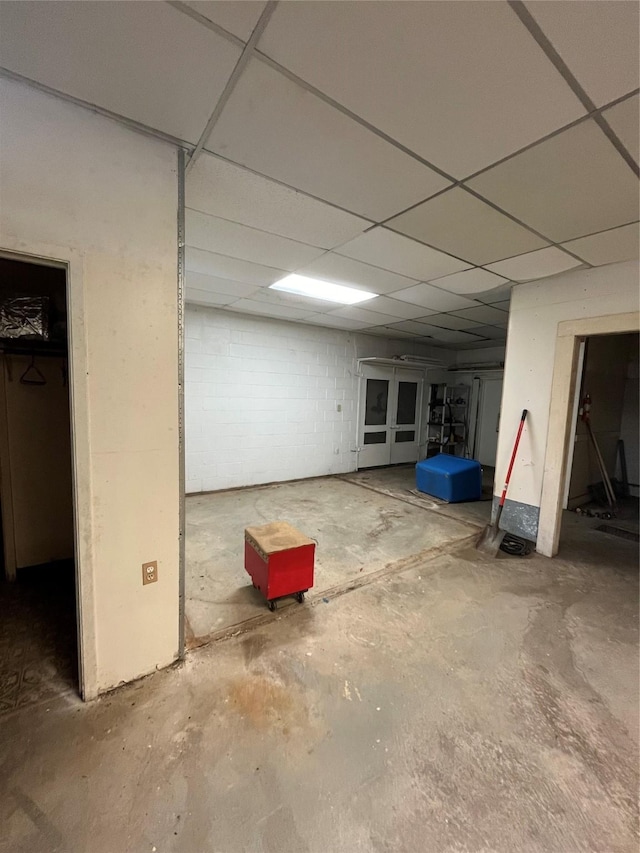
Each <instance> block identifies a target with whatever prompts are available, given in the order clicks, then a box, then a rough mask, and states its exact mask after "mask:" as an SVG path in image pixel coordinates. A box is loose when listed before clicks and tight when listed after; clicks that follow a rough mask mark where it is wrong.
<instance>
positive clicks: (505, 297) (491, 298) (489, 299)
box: [473, 281, 515, 311]
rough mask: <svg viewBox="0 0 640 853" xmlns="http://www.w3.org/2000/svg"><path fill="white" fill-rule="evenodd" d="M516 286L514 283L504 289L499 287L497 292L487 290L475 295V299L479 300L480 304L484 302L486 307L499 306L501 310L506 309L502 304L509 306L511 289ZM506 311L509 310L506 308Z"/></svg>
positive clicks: (506, 285) (504, 286)
mask: <svg viewBox="0 0 640 853" xmlns="http://www.w3.org/2000/svg"><path fill="white" fill-rule="evenodd" d="M514 286H515V285H514V284H513V282H512V281H510V282H509V283H508V284H505V285H503V286H502V287H497V288H496V289H495V290H487V291H485V292H484V293H474V295H473V298H474V299H477V300H478V302H482V303H484V304H486V305H496V304H497V305H499V306H500V307H501V308H502V307H504V306H503V305H501V304H500V303H502V302H505V303H506V305H507V306H508V305H509V304H510V302H511V289H512V288H513V287H514ZM505 310H506V311H508V310H509V308H508V307H507V308H505Z"/></svg>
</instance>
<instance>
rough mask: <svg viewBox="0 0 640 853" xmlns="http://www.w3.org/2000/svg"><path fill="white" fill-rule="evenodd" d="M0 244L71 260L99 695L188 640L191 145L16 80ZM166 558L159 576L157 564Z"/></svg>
mask: <svg viewBox="0 0 640 853" xmlns="http://www.w3.org/2000/svg"><path fill="white" fill-rule="evenodd" d="M0 86H1V89H0V91H1V95H2V122H1V125H0V144H1V156H0V189H1V193H2V206H1V210H0V247H2V248H4V249H8V250H12V251H14V252H24V253H27V254H30V255H39V256H42V257H47V258H57V259H60V260H63V261H65V262H67V263H68V264H69V276H68V286H69V288H70V309H71V310H70V326H71V358H70V367H71V371H72V377H71V378H72V394H73V397H72V405H73V416H74V449H75V483H76V491H77V511H78V512H77V548H78V550H79V554H80V564H81V588H80V594H81V623H82V653H83V659H84V677H85V695H86V696H88V697H91V696H93V695H95V694H96V693H97V692H98V691H100V690H105V689H107V688H110V687H113V686H114V685H117V684H118V683H120V682H122V681H127V680H130V679H133V678H136V677H137V676H140V675H143V674H144V673H147V672H149V671H151V670H153V669H155V668H156V667H160V666H164V665H166V664H168V663H170V662H171V661H172V660H173V659H174V658H175V657H176V654H177V651H178V517H179V469H178V397H177V364H178V363H177V355H178V344H177V287H176V280H177V277H176V270H177V250H176V245H177V229H176V210H177V177H176V167H177V157H176V151H175V149H173V148H172V147H170V146H168V145H165V144H164V143H161V142H158V141H155V140H151V139H149V138H147V137H144V136H142V135H140V134H136V133H134V132H132V131H129V130H127V129H126V128H123V127H122V126H121V125H118V124H116V123H115V122H112V121H110V120H109V119H106V118H104V117H101V116H98V115H95V114H94V113H92V112H91V111H89V110H85V109H83V108H81V107H77V106H75V105H72V104H69V103H66V102H64V101H61V100H58V99H56V98H54V97H51V96H49V95H45V94H43V93H41V92H38V91H36V90H34V89H31V88H29V87H26V86H24V85H22V84H18V83H15V82H10V81H6V80H5V81H2V82H1V84H0ZM156 559H157V560H158V563H159V581H158V583H157V584H155V585H149V586H145V587H143V586H142V582H141V571H142V569H141V566H142V563H143V562H145V561H148V560H156Z"/></svg>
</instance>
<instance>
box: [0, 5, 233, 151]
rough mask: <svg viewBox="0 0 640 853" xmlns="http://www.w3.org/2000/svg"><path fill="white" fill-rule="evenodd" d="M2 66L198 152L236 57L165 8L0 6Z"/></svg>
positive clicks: (225, 45)
mask: <svg viewBox="0 0 640 853" xmlns="http://www.w3.org/2000/svg"><path fill="white" fill-rule="evenodd" d="M1 14H2V27H0V55H1V64H2V65H3V66H4V67H5V68H8V69H10V70H11V71H15V72H17V73H18V74H22V75H24V76H25V77H28V78H30V79H31V80H36V81H38V82H39V83H44V84H45V85H47V86H50V87H51V88H53V89H56V90H58V91H60V92H64V93H65V94H68V95H72V96H73V97H75V98H80V99H81V100H83V101H87V102H89V103H91V104H97V105H98V106H100V107H103V108H105V109H108V110H111V111H113V112H115V113H118V114H120V115H123V116H126V117H127V118H131V119H134V120H135V121H138V122H141V123H142V124H145V125H148V126H149V127H153V128H157V129H158V130H161V131H163V132H165V133H169V134H171V135H172V136H176V137H178V138H179V139H184V140H187V141H188V142H197V141H198V138H199V136H200V134H201V133H202V131H203V130H204V128H205V125H206V123H207V120H208V118H209V115H210V114H211V111H212V110H213V107H214V106H215V103H216V101H217V100H218V98H219V97H220V95H221V93H222V90H223V88H224V86H225V84H226V82H227V80H228V78H229V75H230V74H231V72H232V71H233V68H234V66H235V64H236V62H237V60H238V57H239V56H240V48H239V47H237V46H236V45H233V44H231V43H230V42H229V41H227V40H226V39H225V38H223V37H222V36H219V35H217V34H216V33H214V32H212V31H211V30H208V29H207V28H206V27H203V26H202V25H201V24H199V23H198V22H197V21H194V20H193V19H192V18H189V17H188V16H187V15H184V14H182V13H181V12H179V11H177V10H176V9H174V8H172V7H171V6H169V5H168V4H167V3H109V2H104V3H74V2H57V3H42V2H39V3H32V2H20V3H3V4H2V9H1Z"/></svg>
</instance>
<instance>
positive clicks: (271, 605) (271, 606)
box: [267, 601, 278, 613]
mask: <svg viewBox="0 0 640 853" xmlns="http://www.w3.org/2000/svg"><path fill="white" fill-rule="evenodd" d="M277 606H278V605H277V604H276V602H275V601H267V607H268V608H269V610H270V611H271V612H272V613H273V611H274V610H275V609H276V607H277Z"/></svg>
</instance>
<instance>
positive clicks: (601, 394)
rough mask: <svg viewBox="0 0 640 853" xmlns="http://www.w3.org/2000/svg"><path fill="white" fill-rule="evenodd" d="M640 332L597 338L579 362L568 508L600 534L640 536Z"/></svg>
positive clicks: (584, 344) (590, 339)
mask: <svg viewBox="0 0 640 853" xmlns="http://www.w3.org/2000/svg"><path fill="white" fill-rule="evenodd" d="M639 342H640V336H639V335H638V333H631V334H616V335H593V336H590V337H587V338H585V339H584V341H583V342H582V344H581V348H580V353H579V359H578V380H577V382H576V394H575V400H574V406H573V418H574V436H573V444H572V445H571V447H570V450H569V458H568V460H567V479H566V488H565V499H564V508H565V509H567V510H569V511H574V512H576V513H577V514H578V515H579V516H580V518H581V525H582V526H583V527H585V526H588V527H590V528H592V529H593V530H595V531H598V532H600V533H601V534H606V535H612V536H617V537H619V538H627V539H628V538H631V537H633V536H634V535H635V537H636V541H637V536H638V532H639V525H638V497H639V495H640V486H639V483H640V471H639V453H638V446H639V417H638V375H639V374H638V359H639Z"/></svg>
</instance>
